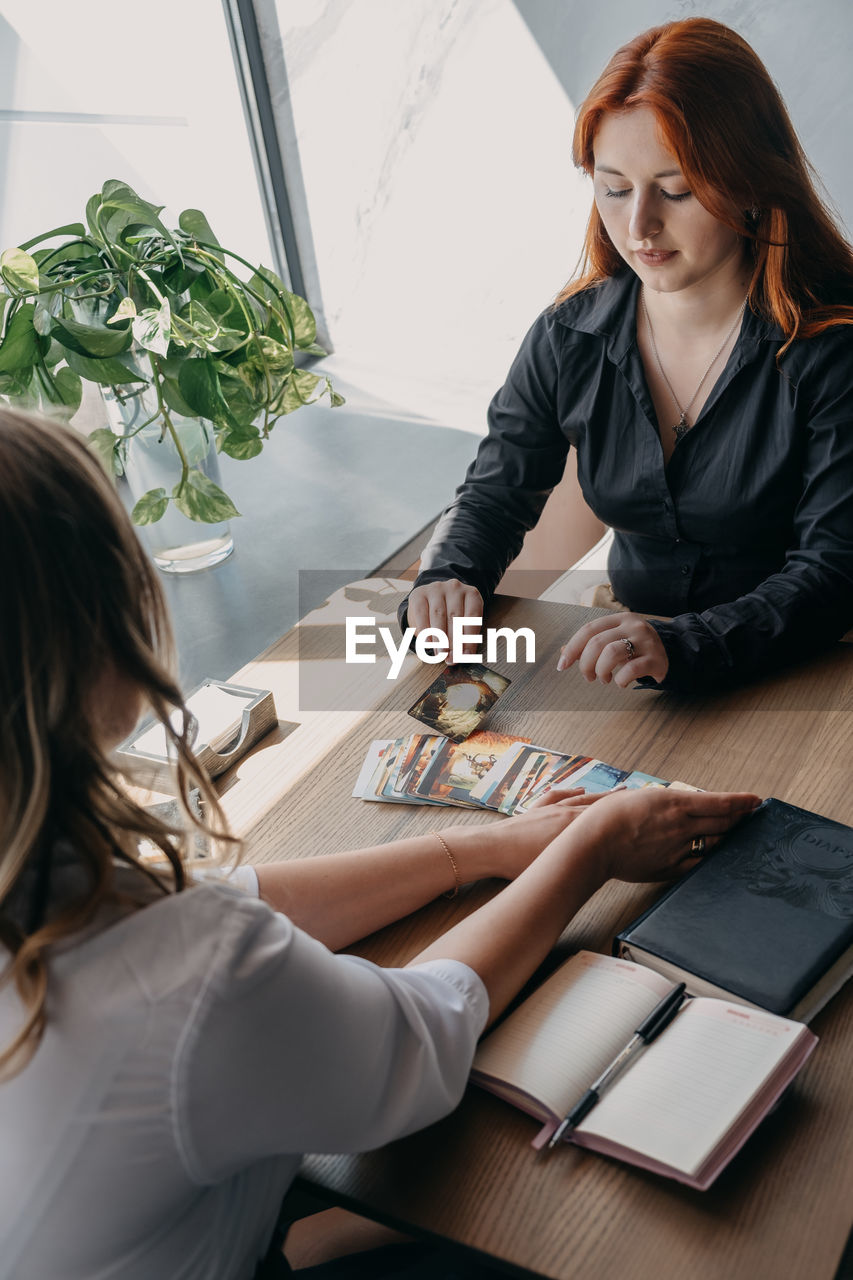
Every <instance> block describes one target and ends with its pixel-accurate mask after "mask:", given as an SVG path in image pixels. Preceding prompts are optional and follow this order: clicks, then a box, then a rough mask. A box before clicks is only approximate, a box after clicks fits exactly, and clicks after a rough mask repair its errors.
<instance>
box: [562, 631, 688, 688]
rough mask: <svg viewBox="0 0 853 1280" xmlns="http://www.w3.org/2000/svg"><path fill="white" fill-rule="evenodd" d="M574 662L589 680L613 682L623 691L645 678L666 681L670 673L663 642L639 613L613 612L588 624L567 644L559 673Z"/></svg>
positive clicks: (605, 682) (563, 651)
mask: <svg viewBox="0 0 853 1280" xmlns="http://www.w3.org/2000/svg"><path fill="white" fill-rule="evenodd" d="M573 662H576V663H577V664H578V667H579V669H580V673H581V675H582V676H583V677H584V679H585V680H589V681H590V682H591V681H593V680H600V681H601V683H602V684H610V682H611V681H612V682H613V683H614V684H618V685H619V687H620V689H627V687H628V685H630V684H632V683H633V681H634V680H639V679H640V677H641V676H651V678H652V679H653V680H663V678H664V677H665V675H666V673H667V671H668V670H669V658H668V657H667V652H666V649H665V648H664V645H663V641H662V640H661V638H660V636H659V635H658V633H657V632H656V631H655V629H654V627H652V626H650V625H649V623H648V622H646V620H645V618H642V617H640V615H639V614H638V613H611V614H608V616H607V617H606V618H596V619H595V620H594V621H593V622H588V623H586V625H585V626H583V627H581V628H580V630H579V631H576V632H575V634H574V635H573V636H572V638H571V640H570V641H569V642H568V644H565V645H563V648H562V649H561V650H560V658H559V661H558V663H557V670H558V671H566V670H567V669H568V668H569V667H570V666H571V665H572V663H573Z"/></svg>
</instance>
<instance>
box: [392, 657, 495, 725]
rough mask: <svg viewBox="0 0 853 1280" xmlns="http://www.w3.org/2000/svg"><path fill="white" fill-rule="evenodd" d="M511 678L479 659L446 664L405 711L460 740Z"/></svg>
mask: <svg viewBox="0 0 853 1280" xmlns="http://www.w3.org/2000/svg"><path fill="white" fill-rule="evenodd" d="M510 683H511V681H510V680H508V679H507V677H506V676H502V675H499V674H498V672H497V671H492V670H491V669H490V668H489V667H484V666H482V665H481V664H480V663H467V664H465V663H456V664H454V665H453V666H452V667H446V668H445V669H444V671H442V673H441V675H440V676H438V678H437V679H436V680H434V681H433V682H432V684H431V685H430V687H429V688H428V689H427V690H426V692H425V693H424V694H423V695H422V696H421V697H420V698H418V700H417V702H416V703H415V704H414V706H412V707H409V715H410V716H414V718H415V720H420V721H421V722H422V723H423V724H426V725H429V727H430V728H431V729H435V730H436V731H437V732H438V733H442V734H444V735H445V736H446V737H448V738H450V739H451V740H452V741H453V742H464V741H465V739H466V738H467V737H469V736H470V735H471V734H472V733H473V732H474V731H475V730H476V729H479V727H480V725H481V724H482V723H483V721H484V720H485V718H486V716H487V715H488V714H489V712H490V711H491V709H492V707H493V706H494V705H495V703H496V702H497V700H498V698H499V697H500V696H501V694H502V693H504V692H505V691H506V689H507V688H508V687H509V685H510Z"/></svg>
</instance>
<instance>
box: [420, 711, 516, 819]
mask: <svg viewBox="0 0 853 1280" xmlns="http://www.w3.org/2000/svg"><path fill="white" fill-rule="evenodd" d="M519 741H522V742H524V741H526V739H519V738H511V737H508V736H507V735H506V734H503V733H490V732H489V731H488V730H486V729H479V730H477V732H476V733H472V734H471V736H470V737H469V738H466V739H465V741H464V742H451V740H450V739H449V738H448V739H446V741H445V742H444V745H443V746H441V747H439V749H438V750H437V751H436V753H435V755H434V756H433V759H432V761H431V762H430V765H429V767H428V768H427V769H426V770H425V772H424V774H423V777H422V778H421V781H420V783H419V785H418V795H422V796H426V797H428V798H430V799H435V800H441V801H442V802H443V803H444V804H460V803H461V804H465V805H469V806H470V805H472V795H471V792H472V790H473V788H474V787H475V786H476V785H477V784H478V783H480V782H482V781H483V779H484V778H486V777H488V775H489V773H490V772H491V770H492V769H493V768H494V767H495V765H496V764H497V762H498V760H500V758H501V756H502V755H504V754H505V753H506V752H507V751H509V750H511V749H512V748H514V747H515V745H516V744H517V743H518V742H519ZM476 807H477V808H480V807H481V806H480V805H477V806H476Z"/></svg>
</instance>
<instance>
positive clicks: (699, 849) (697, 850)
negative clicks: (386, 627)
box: [690, 836, 705, 858]
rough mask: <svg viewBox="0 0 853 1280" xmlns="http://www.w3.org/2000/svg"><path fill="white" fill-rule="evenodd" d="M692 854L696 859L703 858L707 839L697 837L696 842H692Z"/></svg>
mask: <svg viewBox="0 0 853 1280" xmlns="http://www.w3.org/2000/svg"><path fill="white" fill-rule="evenodd" d="M690 852H691V854H692V856H693V857H694V858H701V857H702V854H703V853H704V852H705V837H704V836H696V838H695V840H692V841H691V842H690Z"/></svg>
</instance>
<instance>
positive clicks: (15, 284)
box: [0, 249, 39, 293]
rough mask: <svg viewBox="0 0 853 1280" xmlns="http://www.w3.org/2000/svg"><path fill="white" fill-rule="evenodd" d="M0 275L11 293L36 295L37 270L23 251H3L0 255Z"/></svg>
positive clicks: (37, 284)
mask: <svg viewBox="0 0 853 1280" xmlns="http://www.w3.org/2000/svg"><path fill="white" fill-rule="evenodd" d="M0 275H2V276H3V279H4V280H5V281H6V284H7V285H8V286H9V288H10V289H11V290H12V292H13V293H38V287H39V269H38V267H37V266H36V263H35V260H34V259H33V258H31V257H30V255H29V254H28V253H25V252H24V250H23V249H4V250H3V252H2V253H0Z"/></svg>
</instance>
